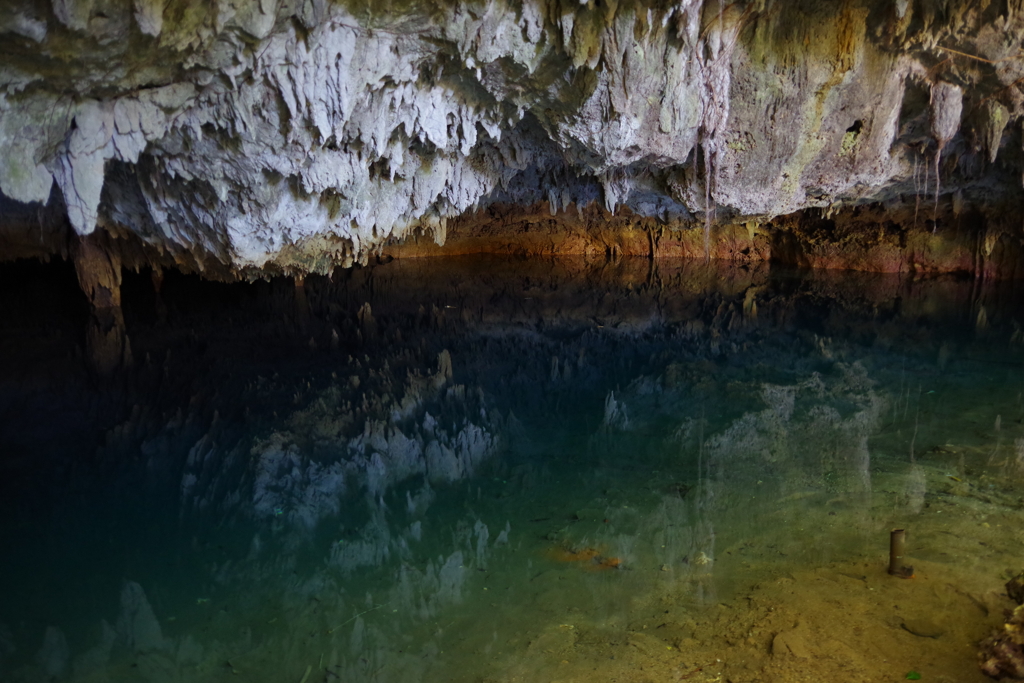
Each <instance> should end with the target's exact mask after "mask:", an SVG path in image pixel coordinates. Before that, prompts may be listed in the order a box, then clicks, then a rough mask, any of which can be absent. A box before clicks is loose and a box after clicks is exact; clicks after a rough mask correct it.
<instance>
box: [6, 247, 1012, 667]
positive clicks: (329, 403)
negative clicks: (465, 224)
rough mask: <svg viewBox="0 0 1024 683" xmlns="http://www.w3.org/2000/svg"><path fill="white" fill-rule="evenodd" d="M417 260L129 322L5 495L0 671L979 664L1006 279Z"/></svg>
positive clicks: (1005, 442) (1001, 470)
mask: <svg viewBox="0 0 1024 683" xmlns="http://www.w3.org/2000/svg"><path fill="white" fill-rule="evenodd" d="M433 272H434V271H429V270H428V269H425V268H423V267H420V266H410V265H399V264H396V263H393V264H387V265H385V266H379V267H378V268H375V269H365V272H359V273H354V274H349V275H347V276H345V277H344V278H342V281H340V282H339V281H337V280H338V278H336V281H335V282H334V283H328V282H326V281H325V282H324V283H322V285H321V286H320V287H319V288H317V287H316V283H313V285H309V284H307V287H306V290H305V291H301V292H298V291H296V292H294V293H292V291H291V290H289V289H287V288H285V289H282V288H281V287H277V288H276V289H275V288H273V287H269V286H268V287H267V288H265V291H261V292H257V293H251V292H249V291H248V290H242V291H243V294H240V295H238V294H231V295H230V296H224V295H223V293H220V294H216V296H220V297H221V299H218V300H217V301H218V302H216V303H209V302H207V303H206V304H205V305H206V308H205V309H203V312H202V313H197V312H195V310H194V308H198V307H199V306H198V304H194V303H193V302H194V301H195V299H194V298H189V297H194V292H192V291H191V290H189V287H198V285H195V284H194V283H193V284H191V285H188V284H187V283H185V282H183V283H181V284H180V285H179V287H178V293H177V294H175V290H174V287H175V285H174V282H173V281H171V282H170V283H169V284H168V288H167V289H166V290H165V294H164V296H165V298H166V301H165V302H161V303H160V304H159V306H166V307H167V308H168V309H169V313H168V314H167V315H164V314H163V313H161V314H160V315H159V316H158V315H156V314H155V313H154V314H153V315H150V316H149V317H147V315H148V313H147V312H146V310H144V309H145V306H142V305H141V304H140V306H139V310H140V311H141V312H139V313H138V314H137V315H136V316H134V317H132V314H131V311H129V312H128V313H127V314H128V316H129V320H130V329H129V334H130V335H131V336H132V341H133V344H134V345H135V348H134V350H135V355H136V357H137V358H139V359H140V360H139V361H138V362H137V365H136V367H135V368H134V369H133V370H132V373H135V374H134V375H130V377H128V378H127V379H126V378H121V379H119V380H117V381H119V382H120V384H117V385H116V387H115V385H103V384H99V385H95V384H94V385H90V386H91V387H92V388H90V389H88V392H92V393H91V394H90V395H91V397H92V398H91V399H90V400H93V401H96V402H102V401H103V400H104V398H103V397H104V396H105V395H106V394H107V393H109V394H111V395H117V396H118V397H120V398H119V400H126V401H127V404H126V405H130V406H131V407H130V408H129V409H126V411H125V414H124V415H123V416H122V419H121V420H120V422H119V423H118V424H116V425H114V426H112V427H111V428H110V429H109V430H106V431H105V433H104V434H103V435H102V438H101V440H100V443H99V444H95V443H91V442H89V441H85V442H83V443H80V444H77V445H75V444H72V445H68V443H67V441H68V440H67V439H63V440H62V439H60V438H59V433H60V431H61V430H62V425H61V424H60V423H54V424H52V425H51V426H50V430H51V431H53V432H54V433H55V434H56V436H54V441H53V442H52V443H59V444H61V446H60V450H61V452H60V453H48V454H43V456H45V457H43V456H39V461H40V462H43V463H44V464H40V465H35V466H22V467H21V468H20V469H19V470H18V478H17V481H16V482H14V481H13V480H11V481H10V482H9V483H8V485H7V487H6V489H5V500H4V502H3V508H2V510H3V513H4V516H3V518H2V519H0V541H2V544H3V546H2V547H3V558H4V559H3V562H2V563H0V585H2V586H3V587H4V590H3V591H2V592H0V674H2V677H3V679H4V680H11V681H26V682H27V681H49V680H62V681H63V680H66V681H111V682H115V681H154V682H155V681H239V680H242V681H287V682H294V683H312V682H321V681H328V682H330V681H334V682H338V683H350V682H351V683H357V682H361V681H381V682H383V681H396V682H397V681H403V682H404V681H494V682H497V681H502V682H504V681H509V682H511V681H638V682H639V681H673V682H675V681H681V680H688V681H733V682H735V683H739V682H741V681H804V680H806V681H820V680H842V681H887V680H891V681H898V680H905V677H906V676H907V674H908V673H910V672H918V673H920V674H921V675H922V680H932V681H961V682H962V681H983V680H987V679H986V678H985V677H984V676H983V675H982V674H981V673H980V672H979V671H978V666H977V660H976V651H977V643H978V641H980V640H982V639H983V638H985V637H986V636H987V635H988V634H989V633H990V631H991V630H992V629H993V628H998V627H999V626H1000V625H1001V623H1002V618H1001V617H1002V614H1003V610H1004V609H1006V608H1008V607H1010V603H1009V601H1008V600H1007V598H1006V597H1005V595H1004V594H1003V588H1002V585H1003V583H1004V582H1005V581H1006V579H1007V578H1008V577H1009V574H1008V572H1010V571H1019V570H1020V569H1021V568H1022V564H1024V562H1022V560H1024V558H1022V557H1021V551H1020V549H1021V542H1022V540H1024V525H1022V523H1021V522H1022V519H1021V517H1022V511H1021V510H1022V496H1024V487H1022V484H1024V427H1022V418H1024V402H1022V393H1021V392H1022V389H1024V367H1022V362H1021V361H1022V360H1024V357H1022V350H1024V349H1022V347H1021V340H1020V335H1019V328H1018V327H1017V322H1016V320H1015V318H1014V314H1015V312H1016V311H1017V310H1019V308H1018V307H1016V305H1015V303H1014V302H1015V301H1016V300H1015V299H1014V298H1013V297H1012V296H1010V295H1009V294H1007V293H1006V291H1004V290H1000V291H998V292H996V291H994V290H991V291H990V290H984V291H983V290H982V289H980V288H979V286H978V285H977V284H976V283H970V282H966V283H956V282H948V281H943V282H937V283H908V282H906V281H903V280H900V279H898V278H895V279H894V278H879V277H864V276H854V275H842V274H828V275H827V276H825V275H821V274H817V275H815V274H811V275H800V276H798V275H793V274H788V275H783V274H779V273H777V272H776V273H772V272H769V271H759V272H750V271H729V270H721V269H708V268H706V267H704V266H703V265H695V264H683V263H680V264H659V265H658V267H657V268H654V267H652V265H651V264H650V263H648V262H646V261H644V262H642V263H635V264H634V263H628V262H627V263H622V264H613V266H607V265H606V266H603V267H601V268H596V267H593V266H589V265H587V264H582V263H575V262H570V263H564V262H558V263H556V264H552V263H550V262H541V263H523V262H505V261H501V262H495V263H492V264H489V265H488V266H486V267H483V268H481V267H480V266H479V265H478V264H477V263H467V262H454V263H453V264H452V266H451V267H450V268H446V269H445V274H443V275H436V274H429V273H433ZM346 278H347V279H346ZM218 291H219V290H218ZM232 291H233V292H237V291H239V290H232ZM282 292H283V294H282ZM176 296H177V297H178V298H177V299H175V297H176ZM139 297H140V298H144V297H142V295H139ZM232 297H235V298H232ZM213 298H216V297H213ZM126 300H130V297H126ZM240 301H241V302H240ZM282 301H283V302H284V303H282ZM268 302H269V303H268ZM190 307H194V308H190ZM150 313H152V311H150ZM229 317H230V318H231V320H228V318H229ZM282 329H283V330H285V332H281V331H280V330H282ZM172 339H176V340H177V341H176V342H173V343H172V342H171V341H169V340H172ZM175 343H176V344H177V345H176V346H175V345H174V344H175ZM265 346H269V347H272V348H269V349H267V348H263V347H265ZM172 347H173V348H172ZM144 356H148V357H147V358H146V360H144V361H143V360H141V358H143V357H144ZM161 358H162V359H163V361H161V360H160V359H161ZM129 374H130V373H129ZM175 382H177V384H175ZM104 387H106V388H104ZM112 387H114V388H112ZM175 387H176V388H175ZM7 391H8V393H9V392H10V391H12V389H11V388H10V387H8V388H7ZM83 391H86V390H83ZM182 396H184V397H185V398H182ZM125 397H127V399H126V398H125ZM176 401H177V403H176ZM13 403H14V402H13V401H11V400H8V403H7V404H5V405H6V411H5V412H4V413H3V415H4V420H8V421H9V420H13V419H15V418H14V416H16V415H17V412H16V410H15V408H14V407H13ZM83 410H85V409H83ZM8 428H9V431H10V425H8ZM66 429H68V430H71V429H72V427H66ZM46 447H47V446H46V443H44V444H43V445H42V446H40V449H41V450H45V448H46ZM23 448H24V446H23V445H22V449H23ZM15 450H16V449H15ZM12 452H13V451H12ZM34 457H35V456H34ZM894 528H904V529H907V530H908V558H907V563H909V564H912V565H913V568H914V578H911V579H901V578H896V577H892V576H889V575H888V574H887V573H886V568H887V563H888V542H889V532H890V530H891V529H894Z"/></svg>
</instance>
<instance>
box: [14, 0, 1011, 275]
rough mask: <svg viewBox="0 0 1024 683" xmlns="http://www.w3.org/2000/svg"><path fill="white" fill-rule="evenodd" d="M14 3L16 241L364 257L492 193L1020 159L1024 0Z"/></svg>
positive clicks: (672, 193) (894, 198)
mask: <svg viewBox="0 0 1024 683" xmlns="http://www.w3.org/2000/svg"><path fill="white" fill-rule="evenodd" d="M5 4H6V5H7V10H6V11H5V12H3V13H0V54H2V64H3V66H2V67H0V145H2V149H3V155H2V158H0V190H2V192H3V197H2V198H0V207H2V208H3V210H4V214H5V215H6V217H7V218H6V220H5V221H4V223H3V224H0V231H6V232H8V240H7V243H8V244H19V243H30V242H32V240H33V239H35V242H36V243H39V242H40V241H45V240H46V239H49V238H51V237H52V235H53V234H55V233H54V231H57V232H59V230H60V229H58V228H54V227H53V225H52V220H51V221H50V222H49V223H48V222H47V220H42V219H39V220H37V217H42V216H44V215H50V216H51V218H52V215H53V214H55V213H59V215H60V216H61V217H62V218H63V216H64V215H65V214H66V217H67V219H68V221H67V222H68V223H70V226H71V227H72V228H73V229H74V231H75V232H77V233H79V234H88V233H91V232H92V231H94V230H95V229H96V228H97V226H101V227H104V228H106V229H107V230H108V231H110V232H111V233H113V234H115V235H126V234H128V233H134V235H135V236H137V237H138V238H139V239H140V240H141V241H142V243H144V244H146V245H148V246H149V247H151V248H152V249H151V251H152V252H154V253H163V254H165V255H167V256H169V257H170V258H174V259H181V258H184V257H185V256H187V258H188V259H189V260H191V261H192V262H196V263H200V264H202V263H203V262H207V263H213V262H219V263H221V264H224V265H228V266H231V267H246V266H254V267H257V268H259V267H266V266H268V265H269V264H278V265H285V264H286V263H287V262H289V261H291V262H292V264H293V265H294V263H300V262H301V260H300V259H296V256H295V255H296V254H299V255H304V256H305V257H316V259H317V263H326V264H330V263H340V264H350V263H352V262H353V261H359V260H362V259H364V258H365V257H366V256H367V255H368V254H370V253H372V252H373V251H374V250H375V249H376V248H378V247H379V246H380V245H381V244H383V243H384V242H385V241H386V240H388V239H391V238H400V237H402V236H403V235H406V234H408V233H409V231H411V230H413V229H415V228H419V229H420V230H422V231H424V232H427V233H431V234H432V235H433V236H434V238H435V239H436V240H438V241H439V242H441V241H443V240H444V237H445V229H446V222H447V219H448V218H451V217H454V216H457V215H460V214H463V213H465V212H467V211H469V210H472V209H474V208H478V207H481V206H486V205H488V204H491V203H496V202H500V203H503V204H521V205H527V204H533V203H535V202H537V201H540V200H547V201H548V202H549V203H550V205H551V209H552V210H553V211H557V210H559V209H562V208H565V207H566V206H568V205H569V204H573V203H575V204H576V205H578V206H582V205H584V204H587V203H590V202H598V203H599V205H602V206H603V207H604V208H606V209H608V210H615V209H616V208H618V207H620V206H623V205H625V206H628V207H629V208H630V209H631V210H632V211H633V212H635V213H638V214H643V215H648V216H655V217H657V218H659V219H661V220H664V221H666V222H668V223H670V224H673V225H690V224H692V225H694V226H699V225H702V224H703V223H704V222H705V221H706V220H707V221H710V220H713V221H718V222H721V221H729V220H735V219H738V218H744V217H751V218H753V219H755V220H758V219H765V218H768V217H773V216H778V215H784V214H788V213H792V212H794V211H798V210H800V209H803V208H807V207H824V208H835V207H836V206H841V205H848V204H856V203H864V202H881V203H889V204H892V205H899V204H900V203H904V204H906V203H915V202H918V201H919V199H918V198H919V197H920V196H925V197H927V198H928V200H929V201H936V197H941V196H943V195H945V196H946V198H947V199H948V197H950V196H952V197H954V198H955V201H954V204H956V203H957V202H959V203H960V205H963V204H964V203H973V204H975V205H984V206H988V207H998V206H1000V205H1006V204H1007V203H1009V202H1010V201H1014V200H1015V198H1016V197H1017V193H1018V192H1019V189H1020V177H1021V170H1022V169H1024V158H1022V154H1021V136H1020V133H1019V131H1018V130H1017V126H1016V125H1015V124H1013V122H1014V121H1016V119H1018V118H1019V117H1020V116H1021V114H1022V113H1024V94H1022V88H1021V85H1020V82H1021V81H1022V80H1024V57H1022V56H1021V49H1022V43H1024V7H1021V6H1019V5H1020V4H1021V3H1020V2H1018V1H1017V0H1011V1H1010V2H1009V3H1008V4H1004V3H991V4H989V3H985V2H981V3H976V2H969V1H968V0H950V1H948V2H940V1H939V0H897V1H896V2H890V1H889V0H885V1H883V0H848V1H846V2H842V3H838V2H837V3H821V2H808V1H804V0H801V1H797V2H781V1H775V2H773V1H772V0H760V1H759V2H758V1H751V2H745V1H743V0H741V1H740V2H736V3H732V4H728V5H727V6H724V7H723V6H721V5H720V4H718V3H716V2H706V3H705V2H703V1H702V0H682V1H681V2H678V3H675V4H667V3H660V2H658V0H628V1H621V2H617V1H610V0H590V2H588V3H583V4H581V3H579V2H578V1H576V0H523V1H522V2H513V3H508V2H505V0H491V1H490V2H449V3H442V2H437V1H436V0H435V2H434V3H432V4H430V5H427V4H426V3H411V2H399V3H390V2H389V3H386V4H381V3H378V2H373V3H362V2H361V0H356V1H355V2H348V3H347V4H346V3H332V2H329V1H327V0H304V1H300V0H260V1H259V2H252V1H250V2H246V1H244V0H242V1H240V2H229V1H228V0H218V2H207V1H206V0H203V1H202V2H200V1H199V0H167V1H166V2H165V0H132V1H131V2H129V1H128V0H53V2H52V5H51V4H49V3H45V2H41V1H40V0H7V2H6V3H5ZM382 8H386V9H382ZM940 152H941V159H940V161H939V162H937V161H936V159H937V156H938V155H939V153H940ZM936 178H941V181H940V182H937V181H936ZM36 202H38V203H40V204H45V203H47V202H49V212H47V211H40V210H38V205H37V206H36V207H35V208H33V206H32V203H36ZM708 207H711V208H712V211H711V212H710V214H709V212H708V211H707V209H708ZM61 222H62V224H63V221H61ZM12 226H16V227H12ZM26 226H28V227H26ZM15 230H18V231H21V233H20V234H19V236H18V238H17V239H16V240H13V241H12V239H11V238H10V234H11V233H12V232H13V231H15ZM33 231H38V232H39V233H40V234H39V235H33ZM13 249H14V247H10V248H9V249H8V251H12V250H13ZM7 255H12V254H7ZM183 255H184V256H183ZM325 257H326V258H325Z"/></svg>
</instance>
